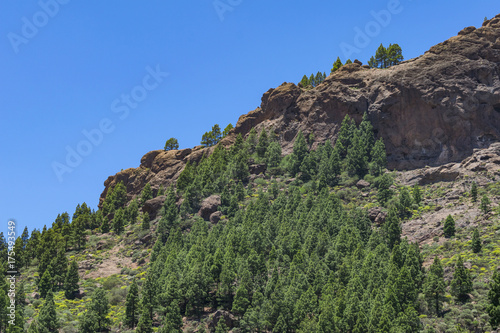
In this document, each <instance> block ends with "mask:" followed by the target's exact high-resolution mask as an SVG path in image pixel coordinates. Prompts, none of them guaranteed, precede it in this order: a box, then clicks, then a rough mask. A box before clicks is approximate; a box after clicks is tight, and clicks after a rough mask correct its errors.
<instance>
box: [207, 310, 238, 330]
mask: <svg viewBox="0 0 500 333" xmlns="http://www.w3.org/2000/svg"><path fill="white" fill-rule="evenodd" d="M219 320H224V322H225V324H226V326H227V327H228V328H229V329H232V328H233V327H235V326H236V317H235V316H234V315H233V314H232V313H230V312H228V311H224V310H217V311H216V312H215V313H214V314H212V315H210V317H208V320H207V326H208V329H209V330H210V332H215V328H216V327H217V324H218V323H219Z"/></svg>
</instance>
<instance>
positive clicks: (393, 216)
mask: <svg viewBox="0 0 500 333" xmlns="http://www.w3.org/2000/svg"><path fill="white" fill-rule="evenodd" d="M382 230H383V234H384V238H385V240H386V243H387V247H388V248H389V249H392V248H393V247H394V245H395V244H398V243H399V241H400V239H401V224H400V221H399V218H398V213H397V211H396V208H395V207H391V208H390V209H389V213H388V214H387V217H386V219H385V223H384V225H383V227H382Z"/></svg>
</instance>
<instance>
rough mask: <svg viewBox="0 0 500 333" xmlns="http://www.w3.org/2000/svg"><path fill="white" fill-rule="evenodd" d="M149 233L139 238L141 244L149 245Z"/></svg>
mask: <svg viewBox="0 0 500 333" xmlns="http://www.w3.org/2000/svg"><path fill="white" fill-rule="evenodd" d="M151 238H152V236H151V233H149V234H147V235H146V236H144V237H142V238H141V243H142V244H149V243H150V242H151Z"/></svg>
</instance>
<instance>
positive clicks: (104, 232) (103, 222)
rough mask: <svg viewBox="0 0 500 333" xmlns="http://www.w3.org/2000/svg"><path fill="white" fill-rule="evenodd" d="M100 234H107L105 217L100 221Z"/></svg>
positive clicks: (107, 228) (107, 224)
mask: <svg viewBox="0 0 500 333" xmlns="http://www.w3.org/2000/svg"><path fill="white" fill-rule="evenodd" d="M101 232H102V233H103V234H106V233H108V232H109V220H108V218H107V217H104V218H103V219H102V224H101Z"/></svg>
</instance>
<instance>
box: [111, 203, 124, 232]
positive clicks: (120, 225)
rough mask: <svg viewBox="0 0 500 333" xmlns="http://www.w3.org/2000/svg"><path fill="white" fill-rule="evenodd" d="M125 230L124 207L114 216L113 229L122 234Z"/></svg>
mask: <svg viewBox="0 0 500 333" xmlns="http://www.w3.org/2000/svg"><path fill="white" fill-rule="evenodd" d="M123 230H125V211H124V210H123V208H119V209H118V210H117V211H116V212H115V216H114V217H113V231H114V232H115V233H117V234H121V233H122V232H123Z"/></svg>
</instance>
